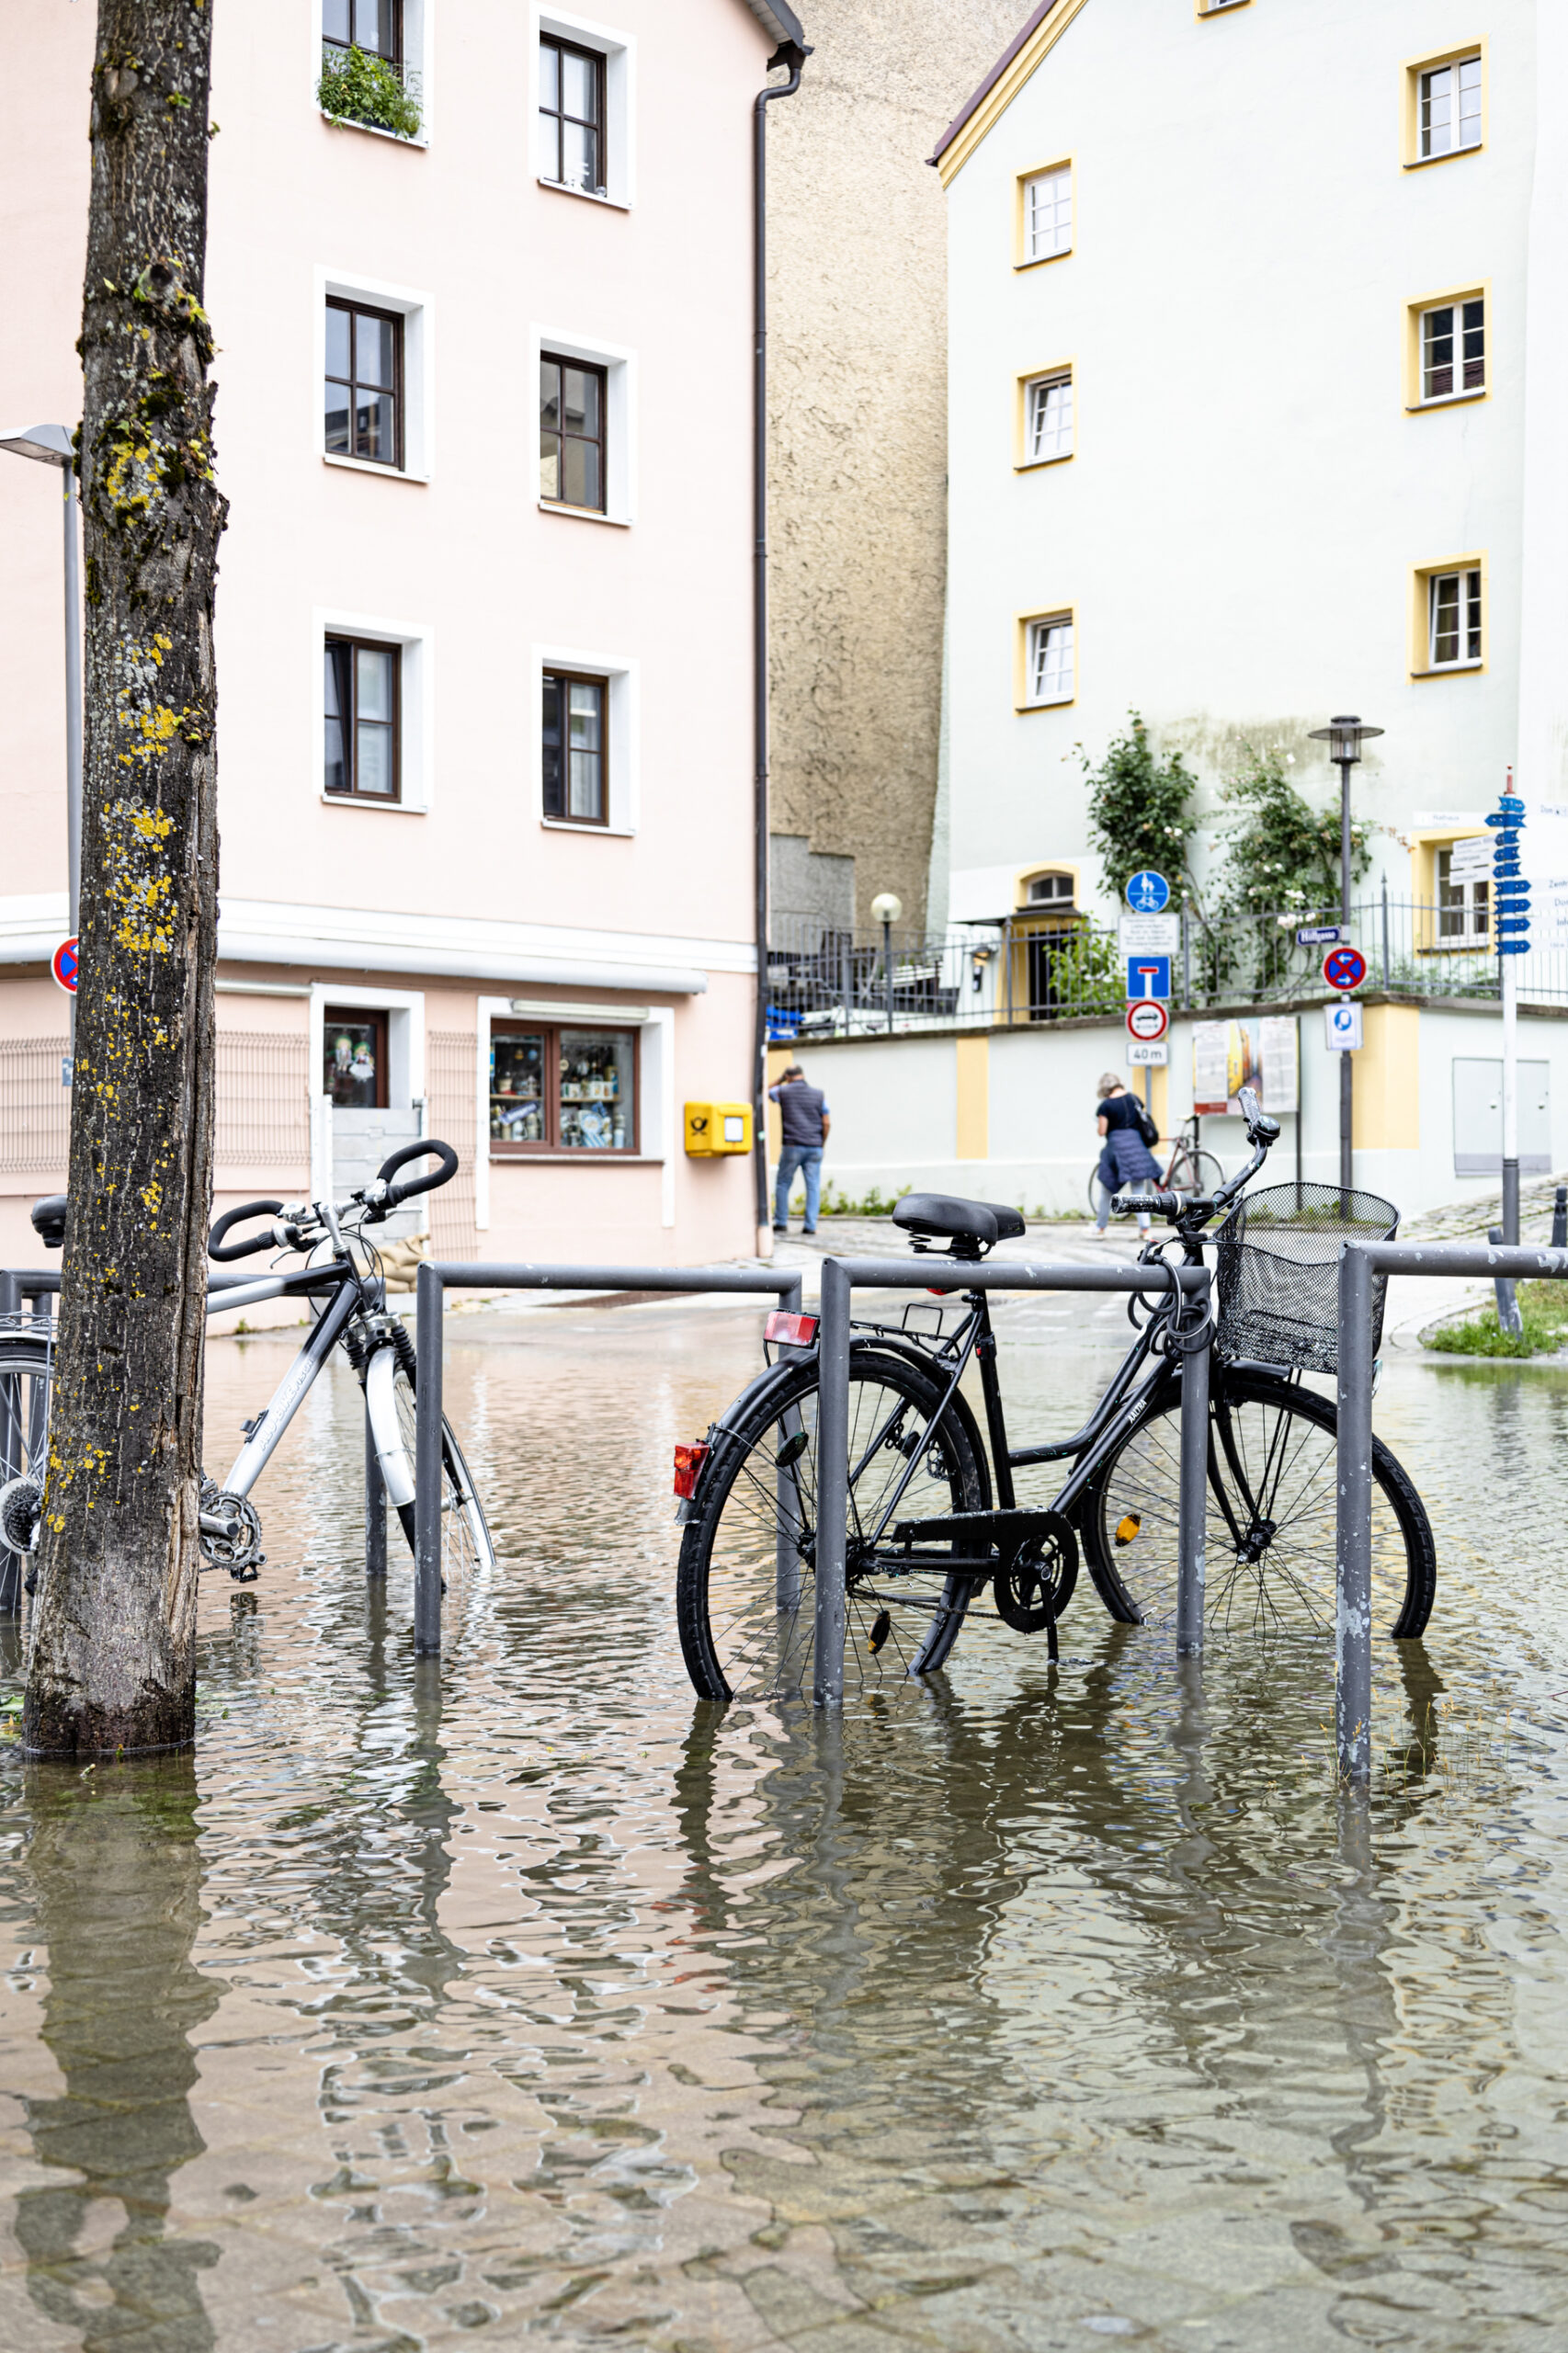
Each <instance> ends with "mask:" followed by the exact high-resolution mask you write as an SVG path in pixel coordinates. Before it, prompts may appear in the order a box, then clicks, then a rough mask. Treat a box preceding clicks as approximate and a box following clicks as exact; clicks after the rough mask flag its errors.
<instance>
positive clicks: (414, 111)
mask: <svg viewBox="0 0 1568 2353" xmlns="http://www.w3.org/2000/svg"><path fill="white" fill-rule="evenodd" d="M316 97H317V98H318V100H319V101H320V104H321V109H322V112H323V113H324V114H326V115H330V116H331V117H332V119H333V120H334V121H335V122H357V123H359V124H361V125H362V126H364V127H365V128H366V129H368V130H370V131H391V132H392V134H393V135H394V137H396V138H399V139H417V138H418V136H419V131H420V127H421V125H422V123H423V121H424V119H425V108H424V76H423V75H422V74H420V73H419V72H418V71H417V69H416V68H415V67H414V66H411V65H405V64H404V63H403V62H402V60H401V59H395V58H390V57H381V56H379V55H378V54H377V53H376V51H374V50H369V49H354V48H348V49H345V48H343V47H342V46H341V45H340V44H339V43H338V42H336V41H335V40H324V41H323V43H322V51H321V80H320V81H319V83H318V84H317V85H316Z"/></svg>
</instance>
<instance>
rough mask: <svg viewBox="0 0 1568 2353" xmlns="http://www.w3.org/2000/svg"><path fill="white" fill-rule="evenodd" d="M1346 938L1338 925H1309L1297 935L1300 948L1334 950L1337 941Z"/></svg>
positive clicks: (1305, 925)
mask: <svg viewBox="0 0 1568 2353" xmlns="http://www.w3.org/2000/svg"><path fill="white" fill-rule="evenodd" d="M1344 936H1345V935H1344V933H1343V932H1342V931H1341V929H1340V927H1339V926H1338V925H1337V924H1336V923H1309V924H1304V925H1303V926H1302V927H1301V930H1300V931H1298V933H1297V934H1296V945H1297V947H1298V948H1332V947H1333V945H1334V943H1335V940H1336V939H1342V938H1344Z"/></svg>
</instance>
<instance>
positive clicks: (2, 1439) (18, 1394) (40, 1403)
mask: <svg viewBox="0 0 1568 2353" xmlns="http://www.w3.org/2000/svg"><path fill="white" fill-rule="evenodd" d="M53 1393H54V1352H53V1350H52V1349H51V1348H50V1347H47V1346H46V1345H45V1344H44V1343H43V1342H42V1341H41V1340H6V1341H5V1342H0V1488H5V1487H7V1486H9V1485H10V1483H11V1482H12V1480H14V1479H28V1478H31V1479H37V1480H38V1482H39V1483H40V1486H41V1484H42V1481H43V1475H44V1472H45V1470H46V1468H47V1466H48V1461H49V1422H50V1412H51V1401H52V1398H53ZM29 1557H30V1556H29V1555H28V1553H26V1552H17V1551H16V1550H14V1549H13V1548H12V1546H11V1545H10V1544H8V1543H7V1542H6V1540H5V1537H4V1535H3V1534H0V1602H4V1603H5V1605H6V1607H7V1608H11V1609H15V1608H17V1607H18V1606H19V1602H20V1588H21V1579H22V1577H23V1576H24V1575H25V1574H26V1573H27V1563H28V1558H29Z"/></svg>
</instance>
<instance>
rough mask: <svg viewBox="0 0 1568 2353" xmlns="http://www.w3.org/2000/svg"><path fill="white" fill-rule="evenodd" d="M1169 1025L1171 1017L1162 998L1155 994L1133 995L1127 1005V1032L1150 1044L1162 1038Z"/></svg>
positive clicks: (1132, 1036) (1131, 1036)
mask: <svg viewBox="0 0 1568 2353" xmlns="http://www.w3.org/2000/svg"><path fill="white" fill-rule="evenodd" d="M1170 1026H1171V1017H1170V1013H1169V1011H1168V1010H1167V1008H1166V1006H1165V1003H1164V1002H1163V1000H1162V999H1161V998H1159V997H1157V996H1135V997H1132V998H1131V999H1130V1000H1129V1002H1128V1006H1127V1034H1128V1036H1129V1037H1130V1038H1138V1039H1141V1040H1142V1042H1143V1044H1144V1045H1146V1046H1152V1045H1153V1042H1154V1040H1155V1039H1156V1038H1163V1037H1164V1036H1165V1031H1166V1030H1167V1029H1169V1028H1170Z"/></svg>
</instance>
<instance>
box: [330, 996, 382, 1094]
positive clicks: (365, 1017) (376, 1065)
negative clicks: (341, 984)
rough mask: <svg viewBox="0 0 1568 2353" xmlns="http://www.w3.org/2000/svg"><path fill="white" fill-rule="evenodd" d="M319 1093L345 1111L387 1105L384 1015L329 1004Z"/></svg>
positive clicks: (356, 1007) (353, 1007)
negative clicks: (323, 1065) (329, 1097)
mask: <svg viewBox="0 0 1568 2353" xmlns="http://www.w3.org/2000/svg"><path fill="white" fill-rule="evenodd" d="M322 1038H323V1046H324V1056H323V1059H324V1064H325V1067H324V1071H323V1073H322V1093H323V1094H324V1095H330V1096H331V1097H332V1100H333V1105H334V1108H336V1109H339V1110H345V1111H384V1110H385V1109H386V1108H387V1017H386V1015H385V1014H384V1013H366V1012H363V1011H361V1010H360V1009H359V1007H358V1006H352V1007H346V1006H332V1005H329V1006H327V1007H326V1008H325V1014H324V1024H323V1030H322Z"/></svg>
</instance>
